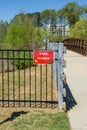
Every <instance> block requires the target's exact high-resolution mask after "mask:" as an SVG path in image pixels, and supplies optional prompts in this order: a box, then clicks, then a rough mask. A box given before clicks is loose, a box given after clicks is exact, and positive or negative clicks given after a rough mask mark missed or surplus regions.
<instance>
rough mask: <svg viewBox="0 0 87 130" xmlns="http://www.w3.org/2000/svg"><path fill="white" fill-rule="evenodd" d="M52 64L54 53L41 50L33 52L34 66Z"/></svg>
mask: <svg viewBox="0 0 87 130" xmlns="http://www.w3.org/2000/svg"><path fill="white" fill-rule="evenodd" d="M53 62H54V51H48V50H41V51H36V50H35V51H34V52H33V63H34V64H41V65H44V64H52V63H53Z"/></svg>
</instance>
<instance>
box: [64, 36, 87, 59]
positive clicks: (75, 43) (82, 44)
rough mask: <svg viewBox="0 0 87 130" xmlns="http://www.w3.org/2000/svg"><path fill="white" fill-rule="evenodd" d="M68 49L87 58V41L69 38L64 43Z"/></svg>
mask: <svg viewBox="0 0 87 130" xmlns="http://www.w3.org/2000/svg"><path fill="white" fill-rule="evenodd" d="M62 42H63V43H64V46H66V47H67V49H69V50H72V51H75V52H77V53H79V54H82V55H85V56H87V40H84V39H79V38H68V39H65V40H63V41H62Z"/></svg>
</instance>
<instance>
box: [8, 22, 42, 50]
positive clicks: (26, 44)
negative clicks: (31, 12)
mask: <svg viewBox="0 0 87 130" xmlns="http://www.w3.org/2000/svg"><path fill="white" fill-rule="evenodd" d="M39 34H40V35H39ZM6 41H7V42H8V44H9V45H10V46H11V48H16V49H34V48H40V47H41V46H42V44H43V42H42V37H41V29H39V30H38V29H37V28H34V26H33V24H32V23H31V22H30V23H28V24H27V25H26V24H23V25H16V24H11V25H10V26H9V28H8V32H7V39H6Z"/></svg>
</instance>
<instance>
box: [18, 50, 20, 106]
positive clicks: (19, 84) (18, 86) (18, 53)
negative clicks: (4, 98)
mask: <svg viewBox="0 0 87 130" xmlns="http://www.w3.org/2000/svg"><path fill="white" fill-rule="evenodd" d="M18 64H19V68H18V100H19V107H20V51H18Z"/></svg>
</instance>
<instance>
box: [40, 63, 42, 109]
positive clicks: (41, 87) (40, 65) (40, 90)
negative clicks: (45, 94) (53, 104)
mask: <svg viewBox="0 0 87 130" xmlns="http://www.w3.org/2000/svg"><path fill="white" fill-rule="evenodd" d="M40 107H42V65H40Z"/></svg>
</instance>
